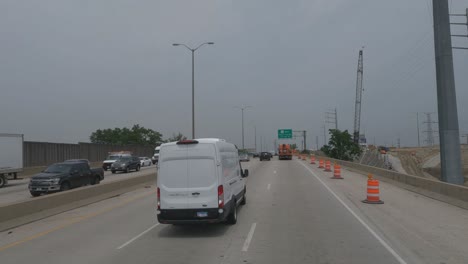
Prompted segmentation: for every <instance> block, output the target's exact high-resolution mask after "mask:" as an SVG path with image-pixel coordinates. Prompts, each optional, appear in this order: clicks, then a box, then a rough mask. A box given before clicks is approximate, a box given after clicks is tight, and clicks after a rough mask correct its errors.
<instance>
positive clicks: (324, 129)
mask: <svg viewBox="0 0 468 264" xmlns="http://www.w3.org/2000/svg"><path fill="white" fill-rule="evenodd" d="M323 145H324V146H325V145H327V132H326V128H325V125H323Z"/></svg>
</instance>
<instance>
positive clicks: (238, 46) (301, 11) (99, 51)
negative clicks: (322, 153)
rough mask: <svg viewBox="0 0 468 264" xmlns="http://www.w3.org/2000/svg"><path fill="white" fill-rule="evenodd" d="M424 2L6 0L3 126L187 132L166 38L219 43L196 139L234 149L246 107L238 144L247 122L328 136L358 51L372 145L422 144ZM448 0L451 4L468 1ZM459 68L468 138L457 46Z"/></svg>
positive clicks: (430, 53) (211, 54) (85, 136)
mask: <svg viewBox="0 0 468 264" xmlns="http://www.w3.org/2000/svg"><path fill="white" fill-rule="evenodd" d="M431 2H432V1H430V0H411V1H408V0H391V1H380V0H355V1H349V0H289V1H283V0H225V1H223V0H209V1H208V0H207V1H205V0H197V1H193V0H188V1H177V0H167V1H155V0H146V1H144V0H139V1H121V0H101V1H95V0H80V1H64V0H55V1H53V0H41V1H33V0H31V1H18V0H1V1H0V89H1V97H0V124H1V129H0V132H3V133H5V132H8V133H23V134H25V139H26V140H32V141H50V142H71V143H75V142H78V141H88V140H89V135H90V134H91V132H93V131H95V130H96V129H99V128H113V127H123V126H131V125H133V124H136V123H138V124H140V125H142V126H145V127H148V128H152V129H155V130H157V131H160V132H161V133H162V134H163V135H164V136H165V137H166V138H167V137H168V136H170V135H171V134H172V133H173V132H179V131H180V132H182V133H183V134H185V135H190V134H191V57H190V52H189V51H188V50H186V49H184V48H182V47H173V46H172V45H171V44H172V43H174V42H179V43H186V44H188V45H190V46H196V45H198V44H200V43H202V42H205V41H214V42H215V45H214V46H206V47H203V48H202V49H200V50H198V51H197V53H196V58H195V63H196V88H195V89H196V126H197V128H196V134H197V137H220V138H225V139H227V140H229V141H231V142H233V143H236V144H238V145H240V144H241V119H240V110H238V109H235V108H234V106H240V105H250V106H252V108H250V109H248V110H246V111H245V131H246V134H245V135H246V147H251V146H253V142H254V136H253V134H254V133H253V132H254V128H253V126H254V125H256V127H257V134H258V145H260V141H259V140H260V136H262V137H263V138H264V139H265V140H266V143H267V144H269V146H272V144H273V139H274V138H275V136H276V130H277V129H278V128H292V129H295V130H304V129H306V130H307V132H308V136H309V137H308V141H309V144H308V145H309V147H311V146H312V145H313V146H315V137H316V136H320V144H322V143H323V128H322V126H323V123H324V112H326V111H327V110H330V109H333V108H335V107H336V108H337V109H338V115H339V128H340V129H348V130H350V132H352V130H353V119H354V100H355V83H356V67H357V58H358V51H359V49H360V48H361V47H362V46H365V48H364V94H363V105H362V118H361V124H362V127H361V131H362V132H365V133H366V136H367V138H368V140H369V141H370V142H371V143H372V142H373V139H374V137H375V140H376V142H377V144H385V143H386V144H391V143H392V142H394V143H395V144H396V139H397V138H398V137H401V143H402V145H416V144H417V131H416V112H436V111H437V106H436V86H435V66H434V49H433V32H432V9H431ZM451 2H452V3H451V10H452V13H464V12H465V8H466V7H468V0H453V1H451ZM458 21H460V22H465V20H464V18H463V17H462V18H459V19H458ZM452 33H459V34H466V28H465V27H463V26H455V27H453V29H452ZM453 41H454V45H458V46H462V45H464V46H465V47H468V39H456V38H454V39H453ZM454 66H455V78H456V86H457V87H456V88H457V96H458V113H459V122H460V130H461V132H465V133H468V105H467V104H466V101H467V99H468V89H467V86H468V74H467V71H468V51H461V50H456V51H454ZM434 117H435V118H437V116H436V115H434ZM421 121H423V120H422V118H421ZM421 130H425V129H423V127H421ZM421 136H422V137H423V138H424V135H421ZM271 148H272V147H271Z"/></svg>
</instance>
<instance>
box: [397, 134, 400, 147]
mask: <svg viewBox="0 0 468 264" xmlns="http://www.w3.org/2000/svg"><path fill="white" fill-rule="evenodd" d="M397 146H398V148H401V145H400V137H399V136H398V139H397Z"/></svg>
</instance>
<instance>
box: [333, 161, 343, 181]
mask: <svg viewBox="0 0 468 264" xmlns="http://www.w3.org/2000/svg"><path fill="white" fill-rule="evenodd" d="M333 169H334V171H333V177H331V178H332V179H340V180H342V179H343V177H341V166H340V164H335V166H333Z"/></svg>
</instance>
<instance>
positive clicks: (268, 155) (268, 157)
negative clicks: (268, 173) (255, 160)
mask: <svg viewBox="0 0 468 264" xmlns="http://www.w3.org/2000/svg"><path fill="white" fill-rule="evenodd" d="M263 160H271V153H270V152H262V153H260V161H263Z"/></svg>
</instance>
